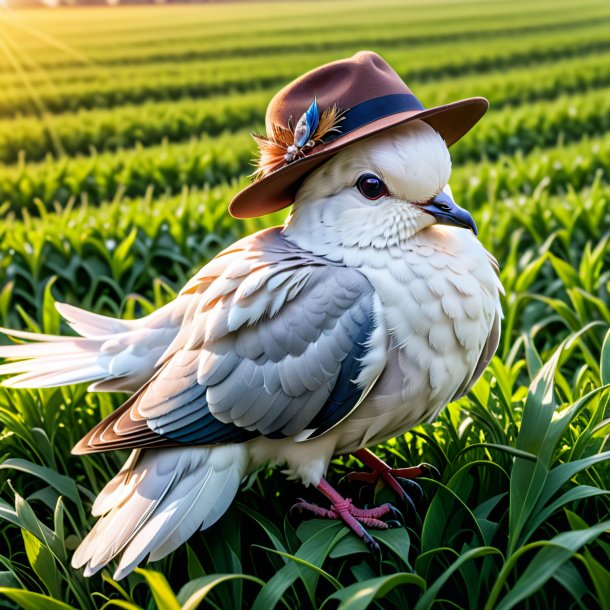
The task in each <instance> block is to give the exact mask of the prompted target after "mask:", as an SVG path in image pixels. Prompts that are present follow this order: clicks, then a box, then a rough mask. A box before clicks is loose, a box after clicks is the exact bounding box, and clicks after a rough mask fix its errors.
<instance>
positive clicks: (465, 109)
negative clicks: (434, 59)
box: [229, 97, 489, 218]
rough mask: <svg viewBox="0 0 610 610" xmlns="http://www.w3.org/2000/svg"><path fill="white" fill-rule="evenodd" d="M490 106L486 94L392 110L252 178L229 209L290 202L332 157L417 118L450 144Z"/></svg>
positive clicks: (244, 211) (257, 212) (273, 207)
mask: <svg viewBox="0 0 610 610" xmlns="http://www.w3.org/2000/svg"><path fill="white" fill-rule="evenodd" d="M488 107H489V102H488V101H487V100H486V99H485V98H484V97H472V98H468V99H465V100H460V101H458V102H453V103H451V104H445V105H443V106H436V107H435V108H427V109H425V110H409V111H406V112H400V113H397V114H391V115H389V116H386V117H383V118H381V119H377V120H376V121H372V122H371V123H367V124H366V125H362V126H361V127H359V128H358V129H355V130H354V131H351V132H350V133H348V134H347V135H345V136H343V137H340V138H337V139H336V140H333V141H332V142H330V143H328V144H326V145H321V146H318V147H316V149H315V151H313V152H311V153H310V154H308V155H307V156H306V157H303V158H301V159H297V160H296V161H293V162H292V163H290V164H287V165H285V166H284V167H281V168H279V169H277V170H275V171H274V172H271V173H270V174H268V175H267V176H265V177H263V178H261V179H260V180H257V181H256V182H253V183H252V184H250V185H249V186H247V187H246V188H245V189H243V190H241V191H240V192H239V193H237V195H235V197H233V200H232V201H231V203H230V204H229V213H230V214H231V216H233V217H234V218H254V217H256V216H263V215H265V214H270V213H271V212H276V211H277V210H281V209H282V208H285V207H287V206H289V205H291V204H292V203H293V202H294V198H295V195H296V193H297V191H298V189H299V187H300V186H301V184H302V182H303V180H304V179H305V177H306V176H307V174H309V173H310V172H311V171H312V170H314V169H315V168H316V167H318V166H319V165H321V164H322V163H324V161H326V160H327V159H328V158H329V157H331V156H332V155H334V154H336V153H337V152H338V151H340V150H342V149H343V148H345V147H346V146H349V145H350V144H353V143H354V142H359V141H360V140H364V139H365V138H367V137H370V136H373V135H375V134H378V133H381V132H383V131H386V130H387V129H390V128H392V127H397V126H398V125H404V124H405V123H408V122H410V121H414V120H416V119H419V120H422V121H425V122H426V123H428V125H430V126H431V127H433V128H434V129H435V130H436V131H438V133H439V134H440V135H441V136H442V137H443V139H444V140H445V143H446V144H447V146H451V145H452V144H454V143H455V142H457V141H458V140H459V139H460V138H461V137H462V136H464V135H465V134H466V133H468V132H469V131H470V130H471V129H472V128H473V127H474V125H476V123H477V122H478V121H479V119H481V117H482V116H483V115H484V114H485V112H486V111H487V108H488Z"/></svg>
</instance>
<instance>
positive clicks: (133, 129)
mask: <svg viewBox="0 0 610 610" xmlns="http://www.w3.org/2000/svg"><path fill="white" fill-rule="evenodd" d="M608 85H610V53H606V54H605V55H603V56H593V57H590V58H587V59H586V60H582V59H570V60H565V61H563V62H560V63H558V64H556V65H554V66H546V65H543V66H537V67H536V68H532V69H523V68H518V69H515V70H509V71H507V72H505V73H503V74H497V75H482V76H481V75H467V76H464V77H458V78H453V79H445V80H442V81H440V82H438V83H434V84H432V83H422V84H420V85H419V86H418V87H417V88H416V92H417V95H418V96H419V98H420V99H421V100H422V101H424V102H425V103H426V105H427V106H434V105H438V104H442V103H446V102H451V101H454V100H456V99H460V98H462V97H468V96H474V95H481V96H484V97H487V98H488V99H489V100H490V102H491V107H492V109H493V110H494V111H496V110H499V109H501V108H502V107H504V106H507V105H513V104H514V105H521V106H526V107H527V108H530V106H531V105H532V102H535V101H536V100H540V101H542V100H546V99H549V98H552V97H554V96H557V95H558V94H559V93H562V94H564V95H567V94H572V98H573V104H574V105H576V107H577V108H578V107H580V106H582V105H583V103H585V105H586V106H587V107H588V114H587V116H592V114H594V113H595V109H594V104H586V102H587V100H586V99H584V98H590V99H591V100H596V102H595V104H597V100H598V99H599V98H600V96H601V98H602V99H601V105H600V108H599V112H598V114H603V112H604V110H603V109H604V107H605V99H604V98H605V97H606V96H607V94H608V91H606V90H605V89H604V90H603V91H600V92H596V91H595V89H597V88H600V87H608ZM273 94H274V90H273V89H267V90H263V91H254V92H249V93H244V94H241V95H234V94H230V95H226V96H216V97H214V98H211V99H203V100H200V99H196V98H195V99H192V98H187V99H183V100H178V101H171V102H148V103H145V104H139V105H131V104H128V105H125V106H120V107H115V108H111V109H99V110H93V111H80V112H77V113H64V114H58V115H54V116H50V117H47V119H46V121H44V122H43V121H40V120H39V119H37V118H34V117H23V118H20V119H6V120H0V161H2V162H4V163H14V162H16V161H17V159H18V158H19V155H20V153H22V152H23V153H24V154H25V156H26V158H27V159H28V161H37V160H41V159H43V158H44V157H45V156H46V155H47V154H48V152H49V151H53V150H55V148H54V147H55V144H54V142H56V141H59V142H60V143H61V145H62V150H63V152H64V153H66V154H68V155H76V154H87V153H88V152H89V151H90V150H91V148H95V149H97V150H98V151H106V150H116V149H119V148H126V147H130V146H134V145H135V144H136V143H138V142H139V143H141V144H143V145H154V144H158V143H159V142H161V140H163V139H168V140H170V141H173V142H177V141H184V140H187V139H190V138H192V137H193V136H196V135H198V134H201V133H204V134H207V135H209V136H213V135H218V134H220V133H221V132H223V131H225V130H230V131H238V130H240V129H244V128H248V127H252V126H255V125H261V124H262V123H263V120H264V113H265V109H266V105H267V103H268V101H269V100H270V99H271V97H272V96H273ZM553 108H554V105H551V106H550V107H549V110H550V112H551V114H553V112H554V110H553ZM524 112H525V113H526V114H527V113H529V111H521V110H517V111H516V113H517V115H518V116H522V115H523V113H524ZM541 112H544V110H543V109H542V110H541V106H540V104H539V103H538V104H535V105H533V106H532V107H531V113H532V114H534V115H536V114H537V113H538V114H540V113H541ZM512 113H513V111H510V112H508V114H509V115H512ZM582 121H583V117H582V116H581V117H579V124H580V123H582ZM512 124H513V123H512V122H511V125H512ZM518 131H519V133H520V132H522V131H523V125H521V126H518ZM556 134H557V129H556V128H552V125H551V129H550V130H549V131H548V132H547V133H546V134H545V136H544V137H546V138H550V141H551V142H552V141H553V140H554V139H555V138H556ZM517 135H519V134H517ZM541 137H542V136H540V135H539V134H538V135H537V142H538V144H540V143H541V142H540V138H541ZM548 141H549V140H548V139H547V142H548ZM522 145H523V146H526V144H525V143H522ZM477 146H478V141H477ZM526 147H527V146H526ZM473 152H476V151H473Z"/></svg>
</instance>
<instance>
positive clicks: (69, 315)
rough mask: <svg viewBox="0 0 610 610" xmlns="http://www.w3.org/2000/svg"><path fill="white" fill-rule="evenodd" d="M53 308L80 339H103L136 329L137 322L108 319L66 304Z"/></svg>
mask: <svg viewBox="0 0 610 610" xmlns="http://www.w3.org/2000/svg"><path fill="white" fill-rule="evenodd" d="M55 308H56V309H57V311H58V312H59V314H60V315H61V317H62V318H64V319H65V320H66V322H67V323H68V324H69V325H70V326H71V327H72V328H73V329H74V330H75V331H76V332H77V333H78V334H79V335H80V336H81V337H87V338H91V337H105V336H108V335H114V334H116V333H124V332H127V331H130V330H134V329H136V328H138V320H119V319H117V318H109V317H108V316H102V315H100V314H98V313H92V312H90V311H85V310H84V309H80V308H79V307H74V305H68V304H67V303H55Z"/></svg>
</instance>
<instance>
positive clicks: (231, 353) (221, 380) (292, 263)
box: [79, 229, 375, 452]
mask: <svg viewBox="0 0 610 610" xmlns="http://www.w3.org/2000/svg"><path fill="white" fill-rule="evenodd" d="M240 244H241V246H240ZM199 290H200V291H201V294H200V296H199V297H198V298H195V299H194V300H195V301H196V303H195V304H193V305H191V306H190V307H189V310H188V312H187V314H188V315H187V316H185V322H184V323H183V326H182V327H181V329H180V331H179V332H178V335H177V336H176V339H175V340H174V342H173V343H172V344H171V345H170V347H169V348H168V350H167V351H166V354H165V356H164V357H163V360H164V362H163V364H162V366H161V368H160V370H159V372H158V373H157V375H156V376H155V377H154V378H153V379H152V380H151V381H150V382H149V383H148V384H147V385H146V386H144V387H143V388H142V389H141V390H139V391H138V392H137V393H136V394H135V395H134V396H133V397H131V398H130V400H129V401H128V403H126V405H125V406H124V407H122V408H120V409H119V410H117V412H115V413H116V415H115V414H113V415H112V416H110V418H107V420H104V422H101V424H100V425H99V426H98V427H97V428H96V429H94V430H93V431H92V432H91V433H90V434H89V435H88V437H85V439H83V441H81V443H80V444H79V450H81V451H83V452H85V451H97V450H104V448H106V447H104V443H107V444H108V448H112V449H115V448H119V447H130V446H137V445H135V443H140V444H147V445H149V446H150V444H162V441H165V442H167V443H169V444H172V443H174V444H175V442H190V443H197V444H205V443H208V442H209V443H212V442H226V441H229V440H231V441H234V440H236V439H241V440H247V439H248V438H251V437H252V435H253V434H254V435H256V434H263V435H269V436H272V437H281V436H286V435H294V434H298V433H299V432H302V431H303V430H305V429H308V430H309V429H313V431H314V433H316V431H317V434H321V433H322V432H323V431H324V430H326V429H328V428H330V427H332V426H333V425H334V424H335V423H336V422H338V421H339V420H340V419H342V418H343V417H344V416H345V415H346V414H347V413H348V412H349V411H350V410H351V409H352V408H354V406H355V405H356V403H357V397H358V395H359V392H360V391H361V389H362V388H359V387H357V386H356V381H355V380H356V378H358V377H359V375H358V373H359V371H360V368H361V366H362V365H361V360H362V357H363V356H364V355H366V353H367V351H368V338H369V337H370V335H371V333H372V332H373V330H374V326H375V316H374V313H373V307H374V305H373V299H374V292H373V289H372V287H371V285H370V284H369V282H368V280H367V279H366V278H365V277H364V276H363V275H362V274H361V273H359V272H358V271H356V270H354V269H350V268H346V267H342V266H339V265H335V264H333V263H332V262H330V261H327V260H326V259H320V258H319V257H316V256H315V255H313V254H311V253H308V252H305V251H301V250H299V249H298V248H296V247H295V246H294V245H293V244H291V243H290V242H288V241H287V240H286V239H285V238H284V237H283V236H282V235H281V233H280V231H279V230H277V229H276V230H269V231H264V232H261V233H259V234H256V235H254V236H251V237H250V238H249V239H247V240H242V242H238V244H237V245H235V246H234V247H232V248H231V249H230V250H228V251H225V252H224V253H221V254H220V255H219V256H218V257H217V258H216V259H214V261H212V262H211V263H210V264H209V265H207V266H206V267H204V269H202V271H201V272H200V273H199V274H198V275H197V276H196V277H195V278H194V279H193V280H192V281H191V282H189V284H187V286H186V287H185V288H184V290H183V291H182V292H181V294H189V296H190V297H191V298H192V297H193V296H194V293H195V294H197V293H198V291H199ZM179 298H180V297H179ZM359 382H360V383H363V382H362V381H359ZM363 385H364V384H363ZM314 420H315V422H318V423H317V424H314V425H313V426H312V422H314ZM122 427H123V428H124V429H125V434H124V436H123V435H122ZM146 428H148V432H147V430H146ZM240 430H241V431H242V432H240ZM151 435H152V436H151ZM159 435H161V437H165V438H162V441H161V440H159V438H160V437H159Z"/></svg>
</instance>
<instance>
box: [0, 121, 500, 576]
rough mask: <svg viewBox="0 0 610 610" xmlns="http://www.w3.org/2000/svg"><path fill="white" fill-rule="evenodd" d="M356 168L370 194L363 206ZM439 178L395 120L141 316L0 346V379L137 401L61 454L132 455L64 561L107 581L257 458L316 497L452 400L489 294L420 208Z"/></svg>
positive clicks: (492, 335) (411, 133)
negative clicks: (110, 571) (275, 219)
mask: <svg viewBox="0 0 610 610" xmlns="http://www.w3.org/2000/svg"><path fill="white" fill-rule="evenodd" d="M363 174H364V175H374V176H379V177H380V178H381V179H383V182H384V183H385V185H387V193H386V194H385V195H384V196H382V197H380V198H375V199H374V200H372V199H370V198H367V197H364V196H363V195H362V192H361V191H360V192H359V189H358V188H356V187H355V186H354V185H355V184H356V183H357V182H358V181H359V176H362V175H363ZM449 175H450V161H449V155H448V152H447V148H446V146H445V144H444V142H443V140H442V139H441V138H440V136H439V135H438V134H437V133H436V132H435V131H434V130H433V129H432V128H431V127H429V126H428V125H426V124H425V123H422V122H420V121H415V122H412V123H409V124H407V125H404V126H402V127H397V128H394V129H392V130H390V131H387V132H384V133H382V134H379V135H377V136H375V137H372V138H369V139H367V140H365V141H363V142H360V143H356V144H353V145H351V146H350V147H348V148H346V149H345V150H344V151H341V152H340V153H338V154H336V155H335V156H334V157H332V158H331V159H330V160H329V161H327V162H326V163H325V164H324V165H322V166H321V167H320V168H319V169H317V170H316V171H314V172H313V173H312V174H310V175H309V176H308V177H307V179H306V181H305V182H304V184H303V185H302V186H301V188H300V190H299V192H298V195H297V199H296V202H295V207H294V210H293V213H292V215H291V216H290V217H289V218H288V220H287V222H286V224H285V225H284V226H283V227H277V228H274V229H268V230H265V231H261V232H259V233H257V234H254V235H251V236H249V237H246V238H245V239H242V240H240V241H239V242H237V243H236V244H233V245H232V246H231V247H229V248H228V249H227V250H225V251H224V252H222V253H221V254H219V255H218V256H217V257H216V258H215V259H213V260H212V261H211V262H210V263H209V264H208V265H206V266H205V267H203V269H201V271H199V273H197V274H196V275H195V276H194V278H193V279H192V280H191V281H190V282H189V283H188V284H187V285H186V286H185V287H184V288H183V290H182V291H181V292H180V294H179V296H178V297H177V298H176V299H175V300H174V301H173V302H172V303H170V304H168V305H166V306H165V307H163V308H162V309H161V310H159V311H157V312H155V313H153V314H152V315H150V316H148V317H147V318H143V319H142V320H140V321H135V322H123V321H113V320H110V319H109V318H104V317H102V316H97V315H95V314H90V313H87V312H83V311H82V310H77V309H75V308H68V307H66V306H62V307H63V309H62V308H61V307H60V312H61V313H62V314H63V315H64V316H65V317H66V318H67V319H68V321H69V322H71V324H72V326H73V328H74V329H75V330H76V331H77V332H78V333H79V334H81V335H82V336H83V337H85V338H82V339H81V338H72V339H67V338H64V339H61V340H58V339H57V338H50V337H47V338H45V337H42V342H40V343H37V344H29V345H20V346H11V347H4V348H0V356H5V357H9V358H13V359H17V358H19V359H21V360H20V361H19V362H15V363H10V364H8V365H3V367H0V373H16V372H21V373H22V375H20V376H17V377H13V378H12V379H9V380H8V381H7V382H5V383H6V384H7V385H13V386H15V387H32V386H34V387H43V386H45V385H46V386H49V385H61V384H64V383H72V382H78V381H89V382H94V389H95V390H130V391H134V392H135V393H134V394H133V395H132V397H131V398H130V399H129V400H128V401H127V402H126V403H125V404H124V405H123V406H122V407H120V408H119V409H118V410H117V411H116V412H115V413H113V414H112V415H111V416H109V417H108V418H107V419H106V420H104V422H101V424H100V425H98V426H97V427H96V428H94V430H92V432H91V433H90V434H88V435H87V436H86V437H85V438H84V439H83V440H82V441H81V443H79V445H78V446H77V448H76V452H78V453H86V452H94V451H101V450H108V449H118V448H132V449H134V452H133V453H132V457H131V458H130V460H129V461H128V463H127V464H126V466H125V467H124V469H123V470H122V471H121V472H120V473H119V475H117V477H116V478H115V479H113V481H111V482H110V483H109V484H108V486H107V487H106V488H105V489H104V491H103V492H102V493H101V494H100V496H99V497H98V500H97V501H96V503H95V505H94V507H93V513H94V514H95V515H98V516H100V517H101V518H100V520H99V521H98V523H97V524H96V526H95V527H94V529H93V530H92V532H91V533H90V534H89V536H88V537H87V538H86V539H85V540H84V542H83V543H82V545H81V547H80V548H79V550H78V551H77V553H76V554H75V557H74V560H73V563H74V565H75V566H80V565H85V564H86V565H87V573H93V572H95V571H97V570H98V569H100V568H101V567H103V566H104V565H105V564H106V563H108V561H110V560H111V559H112V558H113V557H115V556H117V555H119V554H122V555H121V562H120V565H119V569H118V571H117V576H118V577H121V576H123V575H124V574H126V573H128V572H129V571H130V570H131V569H133V567H135V566H136V565H137V564H138V563H139V562H140V561H142V560H143V559H144V558H145V557H146V556H147V555H149V553H150V559H157V558H159V557H162V556H164V555H165V554H167V553H168V552H169V551H171V550H173V549H174V548H176V547H177V546H178V545H179V544H181V543H182V542H184V541H185V540H186V539H187V538H188V537H189V536H190V535H192V533H193V532H194V531H196V530H197V529H198V528H200V527H202V528H205V527H209V525H211V524H212V523H213V522H214V521H216V519H218V518H219V517H220V516H221V515H222V513H223V512H224V511H225V510H226V508H227V507H228V506H229V504H230V503H231V501H232V499H233V497H234V496H235V494H236V492H237V489H238V486H239V483H240V481H241V479H242V478H243V476H244V475H245V474H246V473H247V472H248V471H251V470H252V469H254V468H256V467H258V466H259V465H261V464H265V463H272V464H283V465H285V467H286V468H287V471H288V475H289V476H291V477H295V478H299V479H300V480H302V481H303V483H305V484H306V485H309V484H312V485H319V484H320V482H321V481H322V477H323V476H324V475H325V473H326V470H327V467H328V464H329V461H330V459H331V458H332V456H333V455H336V454H342V453H352V452H354V451H357V450H359V449H362V448H363V447H367V446H372V445H375V444H377V443H379V442H381V441H384V440H387V439H389V438H392V437H394V436H396V435H398V434H401V433H403V432H405V431H407V430H409V429H410V428H412V427H413V426H415V425H417V424H419V423H421V422H424V421H430V420H431V419H434V418H435V417H436V416H437V414H438V413H439V411H440V410H441V409H442V408H443V407H444V406H445V405H446V404H447V403H448V402H450V401H451V400H454V399H455V398H457V397H459V396H461V395H463V394H464V393H465V392H467V391H468V389H469V388H470V387H471V385H472V383H474V381H475V380H476V379H477V378H478V376H479V375H480V374H481V373H482V371H483V370H484V368H485V367H486V365H487V363H488V362H489V359H490V358H491V356H492V355H493V353H494V352H495V349H496V347H497V342H498V337H499V324H500V318H501V310H500V305H499V295H500V292H501V290H502V288H501V285H500V283H499V280H498V276H497V267H496V263H495V261H494V259H493V257H491V256H490V255H489V254H488V253H487V251H486V250H485V249H484V248H483V246H482V245H481V244H480V242H479V241H478V240H477V238H476V237H475V236H474V234H473V233H472V232H471V231H470V230H465V229H464V228H460V227H456V226H446V225H445V224H442V225H441V224H438V223H437V220H438V219H437V218H435V217H434V216H433V215H432V214H431V213H429V211H427V210H426V208H425V205H424V204H425V202H429V201H431V200H434V201H437V199H438V197H439V196H441V195H442V193H443V189H444V192H445V193H448V192H449V191H448V187H447V182H448V180H449ZM435 198H436V199H435ZM449 201H451V200H450V199H449ZM439 205H440V204H439ZM458 210H459V208H458ZM460 212H463V211H460ZM439 215H440V213H439ZM7 332H9V331H7ZM9 334H12V335H13V336H20V334H19V333H16V332H10V333H9ZM21 336H24V335H23V334H21ZM25 338H28V339H31V338H32V337H31V336H25ZM36 338H38V339H40V338H39V337H36ZM58 356H63V359H62V358H58Z"/></svg>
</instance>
